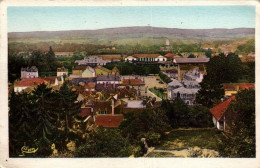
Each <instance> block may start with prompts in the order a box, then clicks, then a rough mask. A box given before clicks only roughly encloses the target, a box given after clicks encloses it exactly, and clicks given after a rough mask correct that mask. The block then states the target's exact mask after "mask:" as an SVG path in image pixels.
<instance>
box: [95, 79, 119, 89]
mask: <svg viewBox="0 0 260 168" xmlns="http://www.w3.org/2000/svg"><path fill="white" fill-rule="evenodd" d="M96 81H97V82H96V90H97V91H101V90H115V89H116V88H117V87H118V86H120V84H121V79H120V77H119V76H116V75H99V76H97V77H96Z"/></svg>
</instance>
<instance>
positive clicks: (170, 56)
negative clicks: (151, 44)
mask: <svg viewBox="0 0 260 168" xmlns="http://www.w3.org/2000/svg"><path fill="white" fill-rule="evenodd" d="M175 55H176V54H174V53H167V54H166V55H165V57H167V58H172V57H174V56H175Z"/></svg>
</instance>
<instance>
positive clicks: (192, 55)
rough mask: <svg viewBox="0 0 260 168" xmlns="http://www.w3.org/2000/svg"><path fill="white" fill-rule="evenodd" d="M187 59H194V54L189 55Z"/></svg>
mask: <svg viewBox="0 0 260 168" xmlns="http://www.w3.org/2000/svg"><path fill="white" fill-rule="evenodd" d="M188 58H196V57H195V55H194V54H190V55H189V56H188Z"/></svg>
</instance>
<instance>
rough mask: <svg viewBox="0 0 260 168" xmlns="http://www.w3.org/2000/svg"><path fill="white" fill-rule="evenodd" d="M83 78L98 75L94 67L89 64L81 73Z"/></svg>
mask: <svg viewBox="0 0 260 168" xmlns="http://www.w3.org/2000/svg"><path fill="white" fill-rule="evenodd" d="M81 76H82V78H91V77H95V76H96V72H95V70H94V69H93V68H91V67H90V66H88V67H87V68H86V69H85V70H84V71H83V72H82V74H81Z"/></svg>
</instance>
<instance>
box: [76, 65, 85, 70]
mask: <svg viewBox="0 0 260 168" xmlns="http://www.w3.org/2000/svg"><path fill="white" fill-rule="evenodd" d="M87 68H88V66H80V65H78V66H75V67H74V68H73V70H85V69H87Z"/></svg>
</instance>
